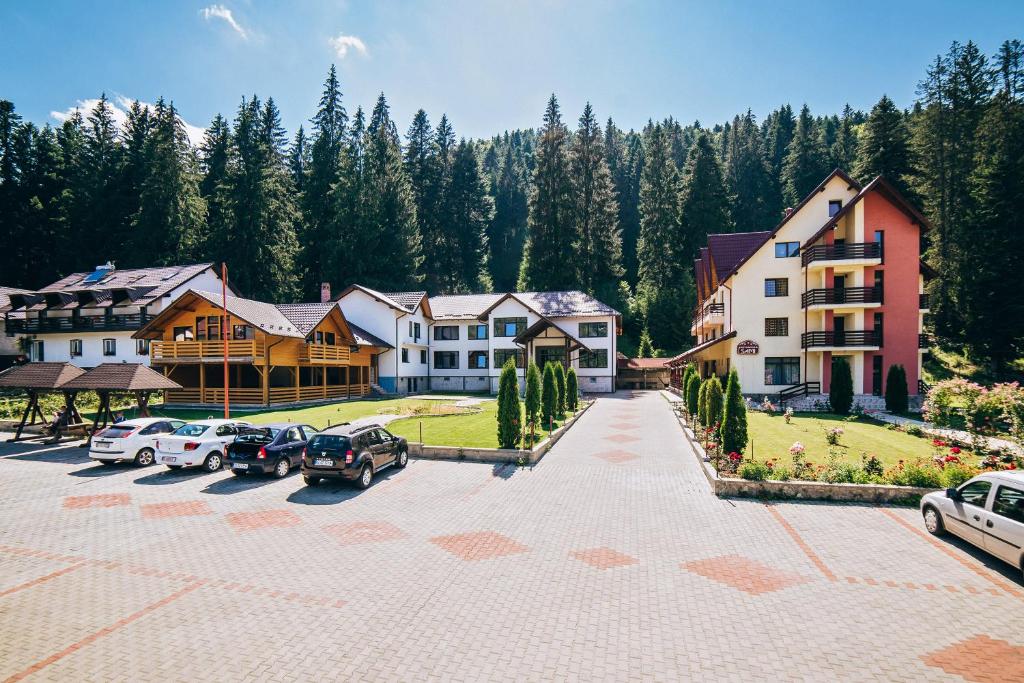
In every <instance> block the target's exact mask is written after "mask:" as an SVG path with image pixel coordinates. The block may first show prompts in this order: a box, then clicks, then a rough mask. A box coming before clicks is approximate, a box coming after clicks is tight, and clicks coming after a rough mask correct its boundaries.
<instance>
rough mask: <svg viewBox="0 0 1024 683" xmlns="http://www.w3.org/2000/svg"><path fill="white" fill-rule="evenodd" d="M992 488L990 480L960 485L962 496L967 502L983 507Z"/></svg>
mask: <svg viewBox="0 0 1024 683" xmlns="http://www.w3.org/2000/svg"><path fill="white" fill-rule="evenodd" d="M991 488H992V482H990V481H972V482H971V483H970V484H964V485H963V486H961V487H960V497H961V498H962V499H963V501H964V502H965V503H969V504H971V505H976V506H978V507H980V508H983V507H985V501H986V500H987V499H988V492H989V489H991Z"/></svg>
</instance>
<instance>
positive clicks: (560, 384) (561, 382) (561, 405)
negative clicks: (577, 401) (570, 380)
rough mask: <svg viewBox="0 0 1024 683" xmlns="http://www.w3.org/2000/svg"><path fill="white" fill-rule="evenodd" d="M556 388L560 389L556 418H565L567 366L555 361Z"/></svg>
mask: <svg viewBox="0 0 1024 683" xmlns="http://www.w3.org/2000/svg"><path fill="white" fill-rule="evenodd" d="M555 389H556V390H557V391H558V403H557V405H556V406H555V419H556V420H564V419H565V405H566V402H565V367H563V365H562V364H561V363H555Z"/></svg>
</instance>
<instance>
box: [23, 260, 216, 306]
mask: <svg viewBox="0 0 1024 683" xmlns="http://www.w3.org/2000/svg"><path fill="white" fill-rule="evenodd" d="M212 266H213V264H212V263H195V264H192V265H187V266H162V267H159V268H128V269H126V270H118V269H112V270H111V271H110V273H109V274H108V275H106V276H105V277H103V278H101V279H99V280H97V281H96V282H86V279H87V278H89V277H90V276H92V275H94V274H95V271H94V272H93V273H72V274H71V275H68V276H67V277H64V278H61V279H60V280H57V281H56V282H54V283H52V284H49V285H47V286H45V287H43V288H41V289H39V290H37V291H38V292H40V293H46V292H81V291H97V290H106V291H110V290H114V289H124V290H128V291H129V292H130V296H131V298H132V301H133V302H136V303H138V304H139V305H142V304H143V303H149V302H150V301H153V300H155V299H158V298H160V297H162V296H163V295H165V294H167V293H168V292H170V291H171V290H173V289H175V288H176V287H178V286H180V285H183V284H185V283H186V282H188V281H189V280H191V279H192V278H194V277H196V276H197V275H199V274H200V273H202V272H203V271H204V270H206V269H207V268H210V267H212Z"/></svg>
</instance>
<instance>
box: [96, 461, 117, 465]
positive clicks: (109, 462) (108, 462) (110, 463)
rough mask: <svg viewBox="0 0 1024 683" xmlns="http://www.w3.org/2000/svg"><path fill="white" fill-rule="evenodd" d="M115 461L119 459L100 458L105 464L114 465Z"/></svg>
mask: <svg viewBox="0 0 1024 683" xmlns="http://www.w3.org/2000/svg"><path fill="white" fill-rule="evenodd" d="M115 462H117V461H116V460H100V463H102V464H104V465H113V464H114V463H115Z"/></svg>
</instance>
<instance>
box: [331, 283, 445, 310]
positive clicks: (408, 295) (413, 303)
mask: <svg viewBox="0 0 1024 683" xmlns="http://www.w3.org/2000/svg"><path fill="white" fill-rule="evenodd" d="M354 291H360V292H362V293H363V294H366V295H367V296H369V297H371V298H374V299H376V300H377V301H380V302H381V303H383V304H386V305H388V306H390V307H391V308H393V309H395V310H396V311H401V312H402V313H415V312H416V308H417V307H418V306H419V305H420V304H421V303H422V304H423V306H424V309H425V310H424V313H426V314H427V316H428V317H430V304H429V303H428V301H427V293H426V292H378V291H377V290H376V289H370V288H369V287H364V286H363V285H349V286H348V287H346V288H345V289H343V290H342V292H341V294H339V295H338V296H336V297H335V298H334V300H335V301H341V300H342V299H344V298H345V297H346V296H348V295H349V294H351V293H352V292H354Z"/></svg>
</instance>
